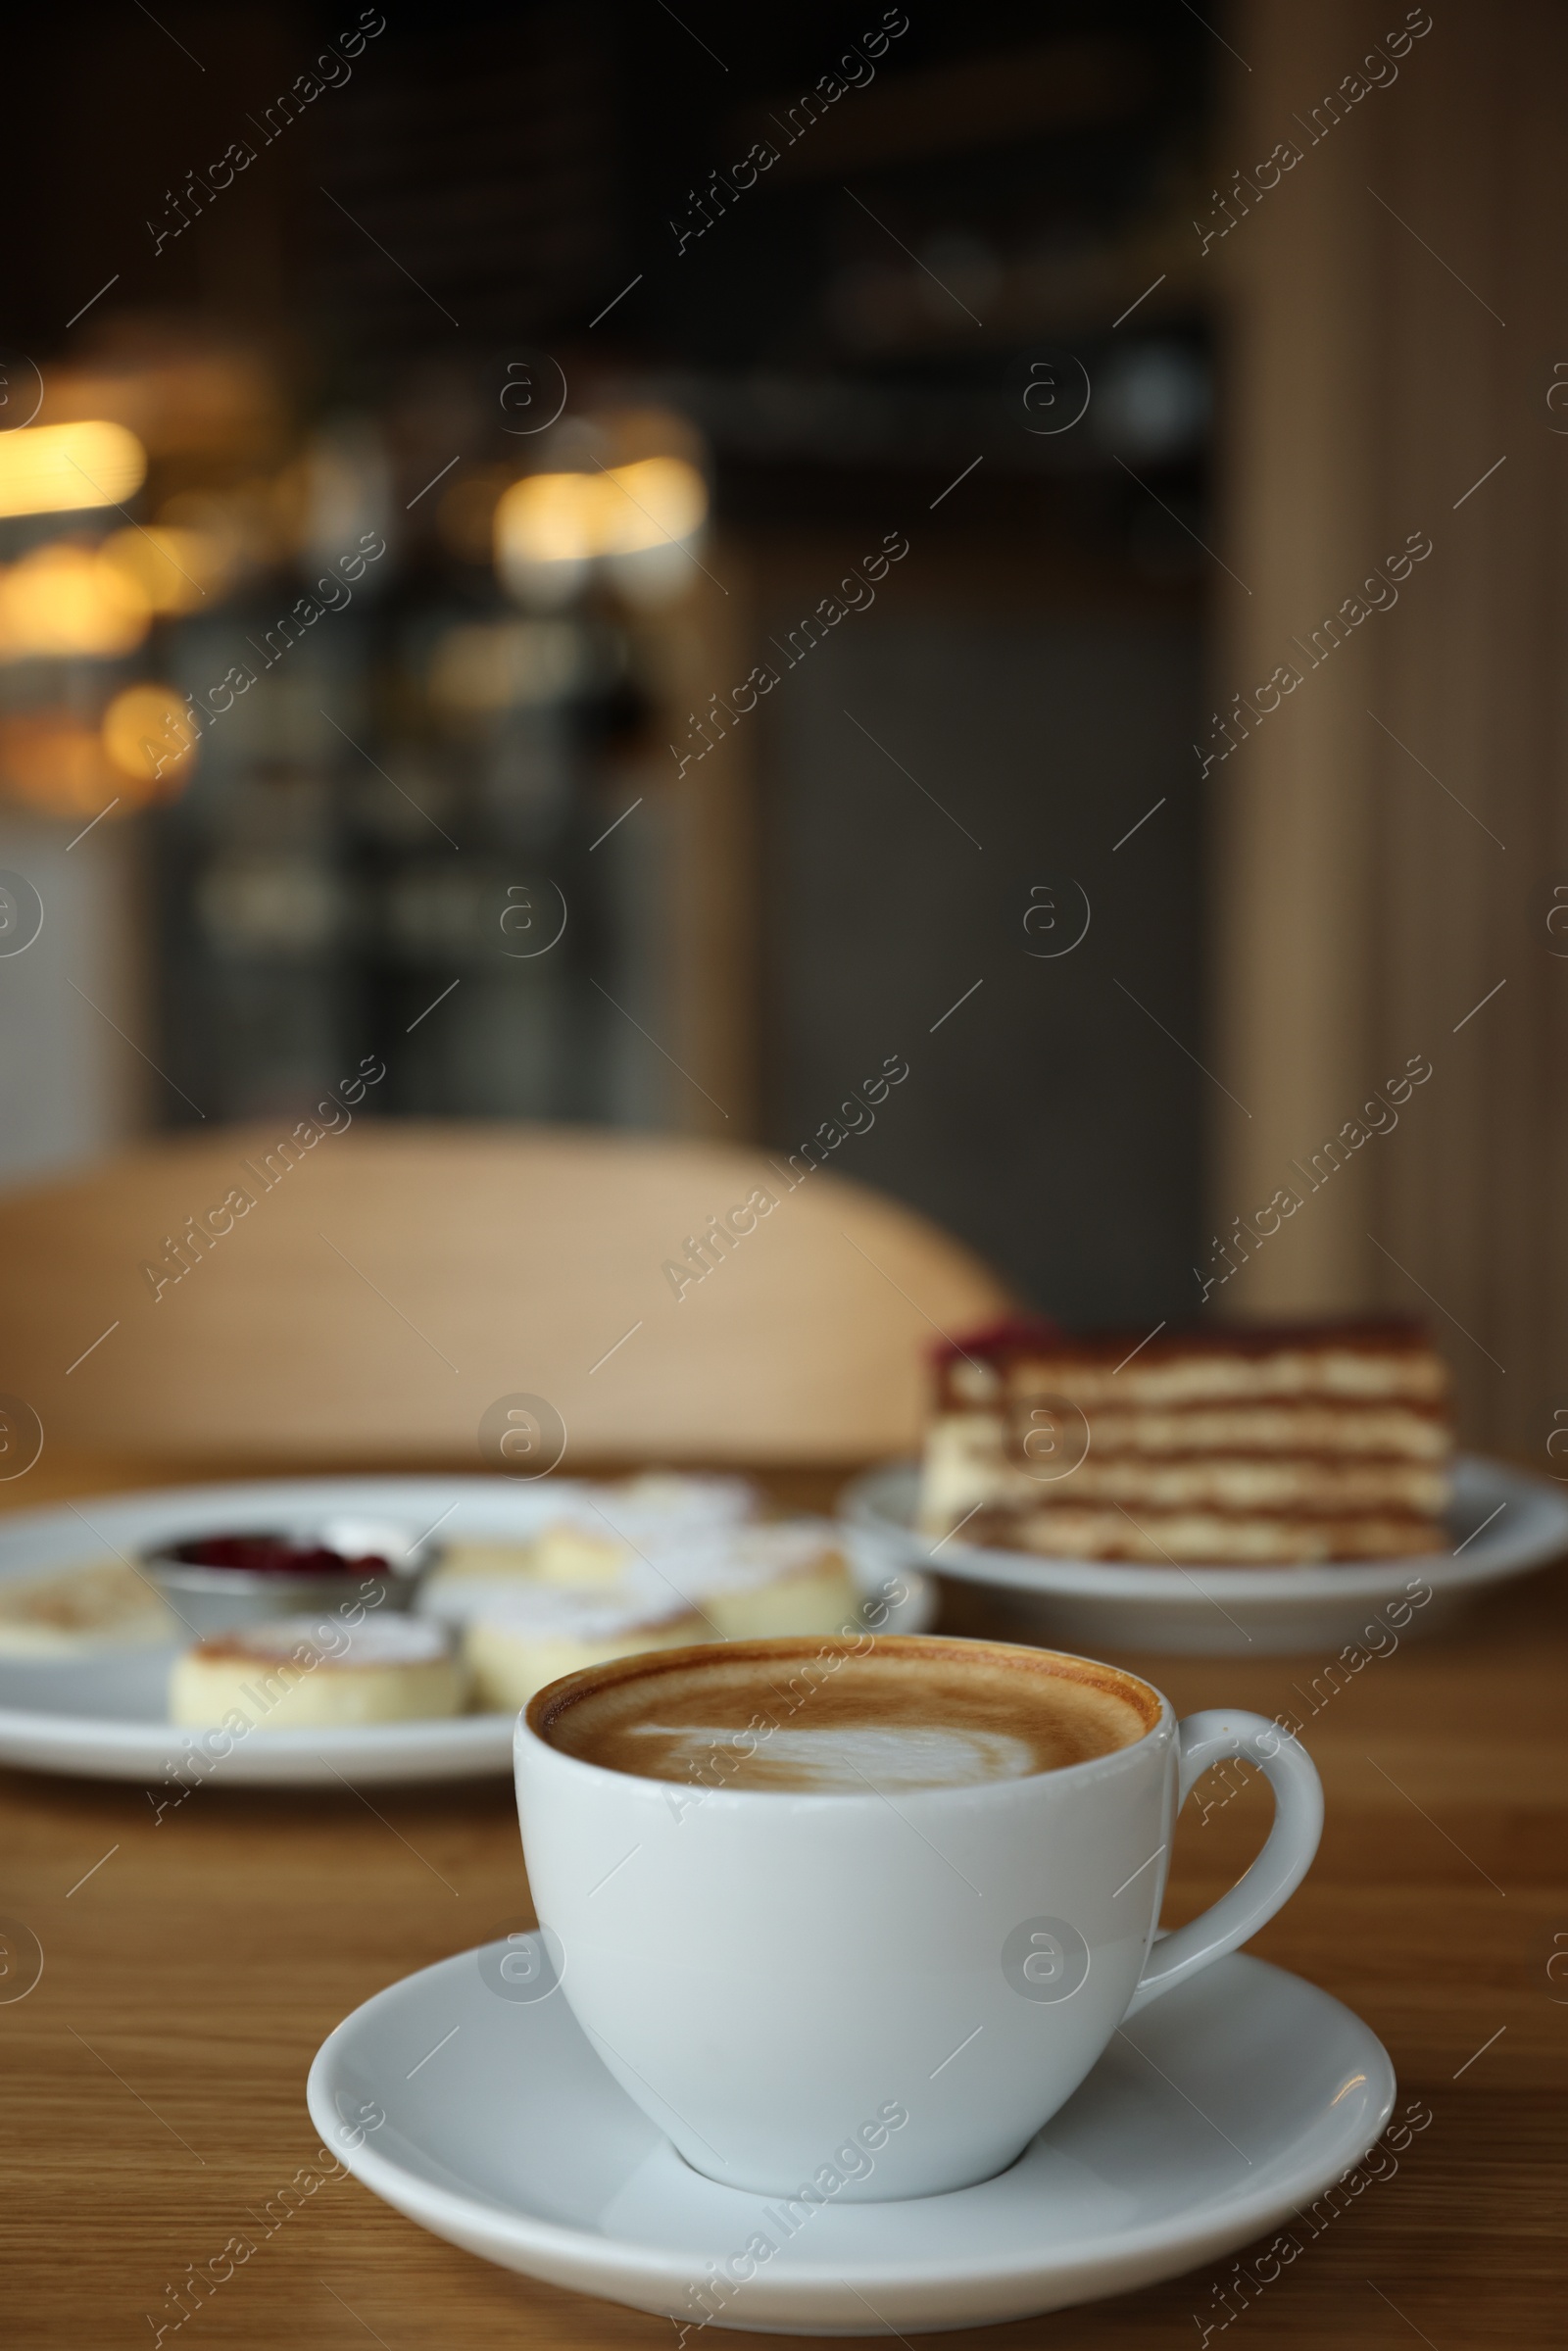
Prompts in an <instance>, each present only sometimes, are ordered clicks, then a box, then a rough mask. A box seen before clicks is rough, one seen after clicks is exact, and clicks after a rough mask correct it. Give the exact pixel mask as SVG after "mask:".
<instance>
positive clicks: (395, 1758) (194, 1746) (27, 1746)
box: [0, 1477, 935, 1798]
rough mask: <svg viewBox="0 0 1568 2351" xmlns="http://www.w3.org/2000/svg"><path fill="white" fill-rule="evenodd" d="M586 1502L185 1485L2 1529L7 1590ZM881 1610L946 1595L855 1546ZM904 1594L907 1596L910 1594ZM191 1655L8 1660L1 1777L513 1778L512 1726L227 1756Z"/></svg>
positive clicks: (283, 1740) (463, 1720) (536, 1517)
mask: <svg viewBox="0 0 1568 2351" xmlns="http://www.w3.org/2000/svg"><path fill="white" fill-rule="evenodd" d="M582 1491H583V1489H582V1487H581V1486H580V1485H577V1484H574V1483H568V1481H567V1480H565V1479H555V1480H550V1481H542V1482H541V1483H540V1484H537V1485H524V1484H521V1483H520V1482H519V1483H518V1484H516V1485H514V1484H512V1483H510V1482H509V1481H508V1480H506V1479H502V1478H441V1477H435V1478H289V1479H281V1478H277V1479H268V1480H259V1481H257V1482H256V1483H254V1484H246V1485H224V1486H178V1487H172V1488H170V1489H168V1490H165V1491H161V1492H158V1493H152V1494H145V1493H144V1494H106V1495H103V1496H97V1495H95V1496H92V1497H91V1498H89V1499H88V1500H86V1501H84V1502H82V1503H80V1504H79V1505H78V1506H76V1507H74V1508H71V1507H68V1508H64V1509H55V1510H29V1511H25V1512H18V1513H17V1515H16V1516H14V1517H11V1516H7V1517H5V1518H0V1580H3V1579H5V1578H7V1577H10V1576H32V1575H37V1574H39V1573H40V1572H42V1571H43V1570H45V1569H47V1568H51V1567H61V1566H65V1565H67V1564H68V1563H69V1562H71V1561H73V1560H77V1559H83V1558H86V1557H89V1556H91V1555H93V1554H95V1553H102V1552H104V1551H110V1552H116V1553H118V1554H119V1555H120V1556H121V1557H123V1558H127V1559H130V1560H135V1559H136V1558H137V1557H138V1555H139V1554H140V1553H141V1552H143V1551H145V1550H147V1549H148V1548H150V1547H151V1546H152V1545H153V1544H155V1543H164V1542H178V1541H180V1540H181V1539H183V1538H184V1537H186V1536H190V1535H196V1534H199V1533H201V1532H203V1531H204V1530H206V1529H208V1528H211V1527H214V1526H221V1527H224V1528H231V1529H233V1530H234V1531H235V1532H239V1533H242V1532H246V1531H248V1530H251V1529H263V1528H266V1527H269V1526H275V1525H276V1524H277V1523H278V1521H279V1520H285V1521H287V1520H289V1519H292V1518H294V1517H296V1516H298V1517H300V1518H312V1517H321V1518H333V1517H343V1518H366V1519H375V1520H384V1521H389V1522H391V1523H393V1524H395V1525H398V1526H407V1527H408V1529H409V1531H410V1533H411V1535H412V1536H415V1537H420V1536H424V1535H429V1536H432V1537H434V1538H435V1540H436V1541H438V1542H439V1541H440V1540H441V1539H443V1538H445V1539H446V1540H447V1541H449V1542H450V1541H452V1540H454V1539H455V1538H456V1537H458V1536H459V1535H462V1536H464V1537H466V1538H471V1539H473V1540H484V1539H487V1538H488V1539H491V1540H494V1541H498V1542H505V1541H515V1542H521V1541H525V1540H526V1539H527V1537H528V1536H530V1535H531V1534H534V1533H536V1532H537V1531H538V1529H539V1527H540V1526H541V1525H543V1524H544V1523H545V1521H546V1520H548V1519H550V1518H553V1517H556V1516H559V1514H560V1512H561V1509H562V1507H563V1504H564V1502H566V1501H567V1500H568V1499H570V1498H571V1497H572V1496H573V1495H575V1494H580V1493H581V1492H582ZM846 1547H847V1551H848V1555H849V1558H850V1564H851V1567H852V1569H853V1571H854V1574H855V1577H856V1581H857V1583H858V1586H859V1588H860V1590H861V1592H863V1594H864V1595H865V1597H866V1598H868V1599H869V1598H870V1597H872V1596H873V1595H874V1594H876V1593H877V1592H879V1590H880V1589H881V1588H882V1586H883V1585H884V1584H885V1583H888V1582H889V1581H890V1577H891V1581H892V1585H893V1589H890V1591H889V1592H888V1594H887V1597H888V1600H889V1608H888V1615H887V1619H886V1623H885V1624H884V1626H883V1627H882V1630H884V1631H886V1632H890V1633H919V1632H922V1631H923V1630H924V1628H925V1627H926V1626H927V1625H928V1624H929V1623H930V1622H931V1618H932V1615H933V1613H934V1604H935V1603H934V1594H933V1592H932V1589H931V1585H930V1582H929V1579H927V1578H924V1577H922V1576H921V1575H919V1573H918V1572H917V1571H914V1570H907V1569H898V1570H891V1571H890V1569H889V1567H888V1566H887V1565H886V1564H885V1563H884V1561H883V1560H882V1557H881V1554H880V1552H879V1551H878V1550H877V1548H876V1547H875V1546H874V1545H872V1544H869V1543H865V1542H855V1543H851V1544H849V1545H847V1546H846ZM901 1593H902V1595H903V1596H902V1597H901V1596H900V1594H901ZM176 1653H177V1649H176V1646H175V1645H173V1644H171V1645H167V1646H165V1645H158V1646H148V1647H123V1648H117V1649H98V1650H94V1651H91V1652H90V1653H84V1654H82V1655H80V1656H76V1657H71V1658H56V1657H48V1658H44V1657H4V1656H0V1764H3V1763H20V1764H26V1765H30V1766H31V1767H32V1768H34V1769H35V1770H41V1771H53V1772H74V1773H80V1774H83V1775H85V1776H86V1777H88V1778H91V1779H97V1780H140V1781H143V1782H144V1783H145V1784H146V1785H147V1786H148V1787H149V1788H154V1789H156V1788H158V1787H159V1786H160V1785H167V1786H168V1788H169V1790H170V1794H171V1797H172V1798H177V1797H178V1795H179V1793H180V1791H181V1790H182V1789H183V1788H189V1787H192V1786H196V1785H202V1786H207V1785H210V1784H214V1783H216V1784H218V1785H220V1786H228V1787H257V1786H267V1787H271V1788H319V1787H325V1788H331V1787H335V1786H341V1785H342V1784H343V1783H344V1782H345V1781H348V1782H351V1783H352V1784H353V1786H355V1787H356V1788H359V1787H369V1786H372V1785H383V1786H384V1785H388V1784H390V1783H392V1782H394V1781H428V1780H461V1779H469V1778H472V1777H474V1776H475V1775H476V1774H485V1775H492V1776H496V1777H503V1776H505V1775H506V1774H508V1773H510V1771H511V1769H512V1728H513V1723H514V1720H515V1717H514V1716H512V1715H510V1714H460V1715H454V1716H451V1717H449V1718H446V1719H443V1720H439V1721H430V1722H404V1723H374V1724H368V1725H366V1726H364V1727H363V1728H359V1729H355V1730H328V1731H254V1732H252V1733H251V1735H250V1737H249V1738H246V1739H235V1740H234V1742H233V1743H232V1744H231V1746H230V1747H229V1750H228V1752H227V1753H226V1754H223V1755H221V1756H219V1757H217V1758H214V1757H212V1756H211V1755H209V1754H204V1753H203V1752H202V1751H201V1749H200V1740H201V1738H202V1734H201V1733H200V1732H195V1731H182V1730H176V1729H175V1728H174V1726H173V1725H172V1723H171V1722H170V1721H169V1719H168V1713H167V1707H166V1690H167V1687H168V1681H169V1669H170V1666H171V1664H172V1661H173V1658H174V1656H175V1655H176Z"/></svg>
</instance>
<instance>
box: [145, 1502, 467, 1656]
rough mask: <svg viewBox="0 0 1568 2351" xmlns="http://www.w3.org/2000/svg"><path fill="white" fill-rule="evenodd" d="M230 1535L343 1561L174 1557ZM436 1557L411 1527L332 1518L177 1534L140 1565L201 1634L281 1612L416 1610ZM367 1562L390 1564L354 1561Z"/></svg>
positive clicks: (326, 1615)
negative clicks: (301, 1547)
mask: <svg viewBox="0 0 1568 2351" xmlns="http://www.w3.org/2000/svg"><path fill="white" fill-rule="evenodd" d="M231 1536H247V1537H252V1538H255V1537H270V1538H271V1539H272V1540H274V1541H276V1542H281V1543H308V1544H311V1545H315V1546H319V1547H321V1548H323V1549H326V1550H331V1551H337V1552H339V1553H341V1554H342V1556H343V1560H344V1564H343V1566H342V1567H341V1568H333V1569H331V1570H329V1571H324V1572H320V1573H312V1574H302V1575H294V1574H291V1573H290V1572H289V1571H288V1570H287V1569H283V1568H278V1569H273V1568H248V1567H208V1566H203V1565H201V1564H200V1563H199V1562H197V1561H196V1560H192V1559H181V1558H179V1557H177V1556H176V1553H177V1552H179V1551H184V1550H190V1549H192V1548H194V1547H195V1546H196V1545H197V1544H199V1543H204V1542H216V1541H218V1540H220V1539H221V1538H226V1537H231ZM435 1554H436V1546H435V1545H433V1544H431V1543H427V1542H424V1541H414V1540H411V1538H410V1535H409V1532H408V1529H407V1528H406V1527H396V1526H390V1525H387V1524H386V1523H385V1522H383V1521H379V1520H373V1519H358V1518H330V1519H315V1520H312V1521H310V1522H308V1523H304V1522H299V1521H296V1522H294V1523H293V1524H291V1525H281V1526H280V1525H278V1524H276V1523H273V1524H272V1525H270V1526H263V1527H232V1526H230V1527H221V1528H214V1529H211V1530H210V1531H209V1532H208V1533H206V1534H205V1535H204V1534H203V1533H201V1532H200V1531H198V1532H195V1533H192V1534H188V1535H179V1536H177V1537H173V1538H171V1539H170V1540H169V1541H167V1542H165V1543H161V1544H159V1545H157V1546H155V1547H154V1548H153V1549H151V1550H147V1551H144V1552H143V1553H142V1559H141V1564H142V1566H143V1568H144V1569H145V1571H146V1573H147V1575H148V1577H149V1578H150V1579H151V1581H152V1582H153V1583H154V1584H156V1585H157V1587H158V1589H159V1591H160V1592H162V1593H163V1595H164V1597H165V1599H166V1600H168V1602H169V1605H170V1606H171V1608H172V1609H173V1610H174V1612H175V1614H176V1615H177V1616H179V1617H180V1618H181V1619H182V1620H183V1622H184V1623H185V1624H186V1625H188V1626H189V1628H190V1630H191V1631H192V1632H193V1633H195V1634H197V1635H198V1636H200V1635H205V1634H208V1633H226V1632H228V1631H229V1630H230V1629H231V1628H232V1627H233V1626H236V1625H259V1624H265V1623H267V1622H268V1621H269V1620H270V1619H271V1618H273V1617H279V1616H313V1615H316V1614H317V1613H318V1612H319V1613H320V1614H321V1616H322V1617H323V1618H329V1617H332V1616H334V1615H336V1614H337V1612H338V1611H339V1610H342V1609H351V1608H356V1607H364V1606H374V1607H376V1608H392V1609H408V1608H412V1607H413V1605H414V1600H415V1596H416V1594H417V1592H418V1589H419V1585H420V1582H421V1580H422V1578H423V1576H424V1573H425V1570H426V1569H427V1568H428V1567H429V1565H430V1563H431V1561H432V1560H433V1558H434V1557H435ZM363 1559H384V1560H385V1561H386V1562H387V1566H386V1569H385V1570H384V1571H383V1570H380V1569H371V1570H368V1571H362V1570H361V1569H359V1568H358V1567H356V1565H355V1564H354V1563H355V1561H356V1560H363Z"/></svg>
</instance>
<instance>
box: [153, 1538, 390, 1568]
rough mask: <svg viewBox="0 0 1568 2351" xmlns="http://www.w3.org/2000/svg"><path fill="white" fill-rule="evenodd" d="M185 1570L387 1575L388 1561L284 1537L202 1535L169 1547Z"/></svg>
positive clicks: (174, 1557)
mask: <svg viewBox="0 0 1568 2351" xmlns="http://www.w3.org/2000/svg"><path fill="white" fill-rule="evenodd" d="M170 1557H171V1558H173V1559H179V1560H182V1561H183V1562H184V1564H185V1565H186V1566H187V1567H239V1568H243V1569H244V1570H245V1571H246V1573H247V1574H249V1575H253V1576H345V1575H358V1576H365V1575H372V1576H389V1575H390V1574H391V1573H392V1563H391V1561H390V1560H389V1559H382V1558H378V1557H374V1556H370V1557H367V1558H363V1559H350V1558H348V1557H347V1556H346V1555H345V1554H344V1553H343V1552H342V1551H334V1550H330V1549H328V1547H327V1545H326V1544H325V1543H292V1542H290V1540H289V1538H288V1537H287V1536H286V1535H203V1536H200V1537H198V1538H197V1539H196V1540H195V1541H194V1542H192V1543H174V1544H172V1546H171V1549H170Z"/></svg>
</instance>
